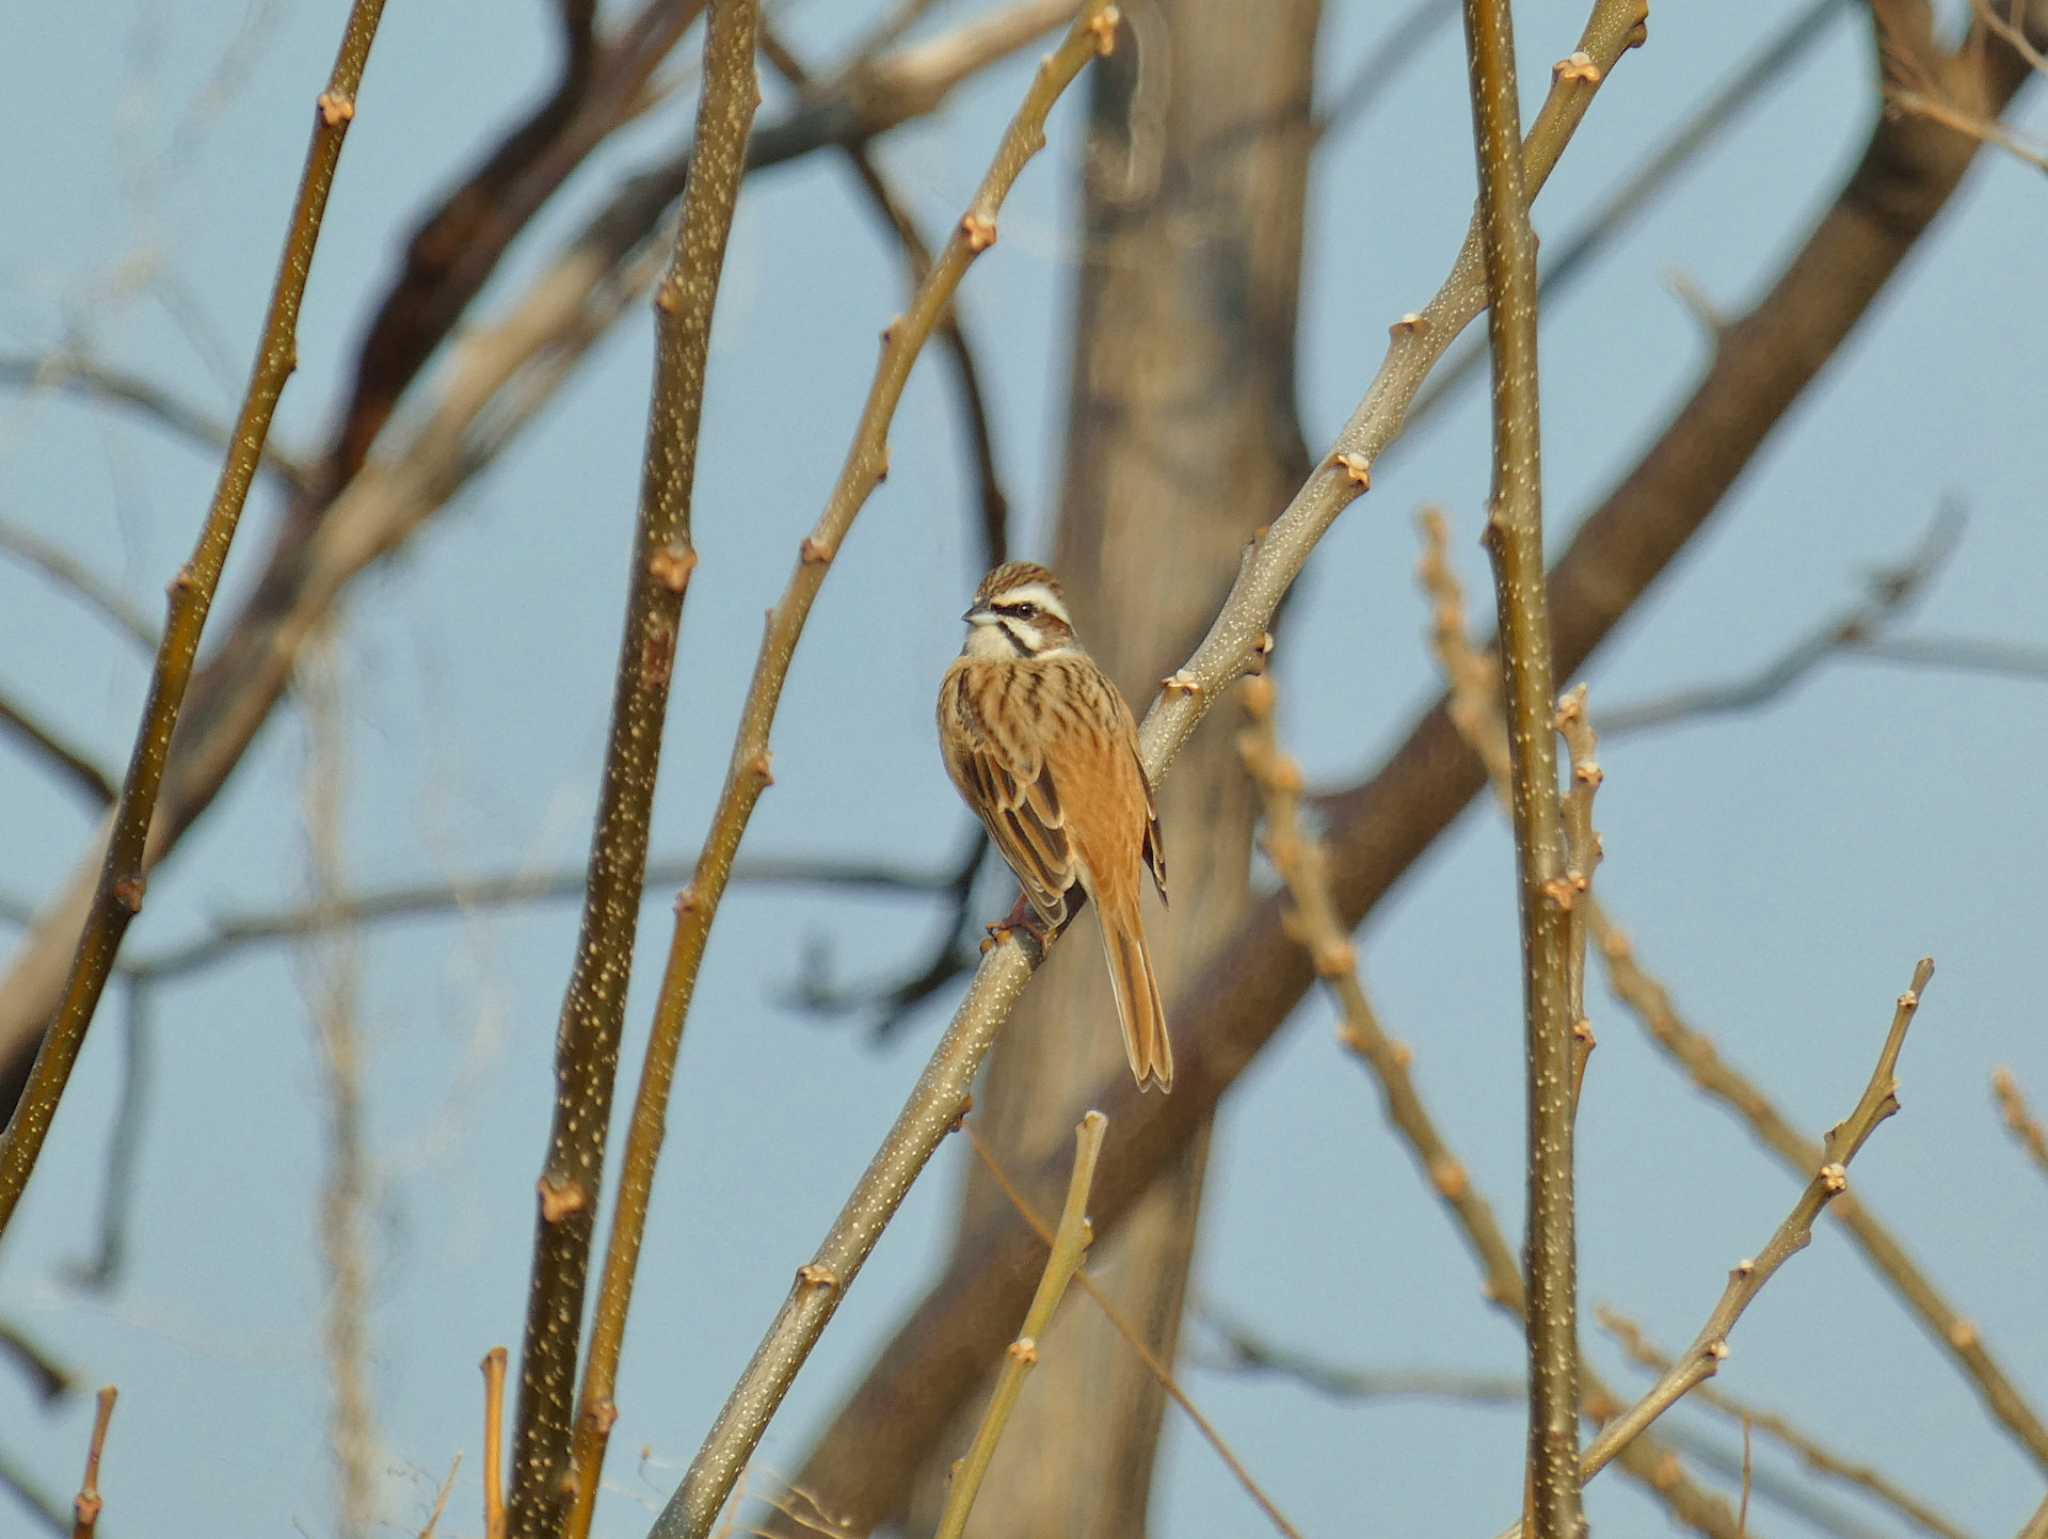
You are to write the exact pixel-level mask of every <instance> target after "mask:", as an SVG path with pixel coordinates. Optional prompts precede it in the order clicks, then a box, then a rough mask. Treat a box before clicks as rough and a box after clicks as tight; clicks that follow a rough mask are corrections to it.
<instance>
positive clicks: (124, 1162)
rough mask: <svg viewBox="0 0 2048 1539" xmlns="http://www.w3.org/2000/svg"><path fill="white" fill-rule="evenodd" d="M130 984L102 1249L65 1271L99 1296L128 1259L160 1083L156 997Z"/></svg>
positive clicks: (104, 1192) (104, 1187)
mask: <svg viewBox="0 0 2048 1539" xmlns="http://www.w3.org/2000/svg"><path fill="white" fill-rule="evenodd" d="M126 982H127V985H128V986H127V988H126V989H125V990H124V991H123V998H122V1006H123V1008H122V1011H121V1026H122V1037H123V1041H122V1043H121V1089H120V1096H119V1099H118V1100H116V1101H115V1103H114V1126H113V1131H112V1132H111V1133H110V1134H109V1135H108V1138H107V1160H106V1174H105V1176H104V1178H103V1180H102V1183H101V1193H100V1221H99V1247H98V1250H97V1251H96V1252H95V1253H94V1254H93V1255H92V1256H90V1257H83V1258H80V1259H79V1260H78V1261H75V1262H73V1263H72V1264H71V1265H69V1266H68V1267H66V1268H65V1271H66V1274H67V1275H68V1276H69V1278H70V1279H71V1281H72V1282H74V1283H76V1284H77V1285H78V1286H79V1287H81V1288H89V1289H93V1290H95V1291H105V1290H106V1289H108V1288H111V1287H112V1286H113V1285H114V1282H115V1280H116V1279H117V1278H118V1277H119V1276H120V1275H121V1267H122V1264H123V1262H124V1261H125V1260H126V1259H127V1254H128V1224H129V1215H130V1213H131V1212H132V1211H133V1209H134V1206H135V1200H136V1194H137V1192H138V1191H139V1190H140V1189H141V1186H142V1179H141V1174H140V1170H141V1160H142V1133H143V1128H144V1126H145V1125H146V1122H147V1120H148V1116H149V1099H150V1091H151V1089H152V1087H153V1084H154V1078H155V1076H154V1071H153V1070H152V1068H151V1066H150V1037H151V1033H152V1031H153V1029H154V1025H155V1021H154V1014H155V1011H154V1006H155V1003H156V996H155V995H154V993H153V992H152V991H151V990H150V988H149V986H148V985H147V984H146V983H144V982H142V981H141V980H139V979H133V978H130V979H127V980H126Z"/></svg>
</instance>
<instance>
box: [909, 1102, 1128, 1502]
mask: <svg viewBox="0 0 2048 1539" xmlns="http://www.w3.org/2000/svg"><path fill="white" fill-rule="evenodd" d="M1108 1131H1109V1119H1108V1118H1106V1117H1104V1116H1103V1115H1102V1113H1101V1112H1099V1111H1091V1112H1089V1113H1088V1114H1087V1115H1086V1116H1085V1117H1083V1118H1082V1119H1081V1123H1080V1126H1078V1127H1076V1128H1075V1129H1074V1175H1073V1179H1072V1180H1070V1181H1069V1182H1068V1183H1067V1200H1066V1205H1065V1206H1064V1207H1062V1208H1061V1209H1060V1223H1059V1228H1058V1229H1057V1230H1055V1231H1054V1233H1053V1239H1052V1253H1051V1254H1050V1255H1049V1256H1047V1257H1046V1262H1045V1271H1044V1272H1043V1273H1042V1274H1041V1275H1040V1277H1039V1279H1038V1291H1037V1293H1035V1294H1033V1295H1032V1299H1031V1307H1030V1309H1028V1310H1026V1311H1025V1314H1024V1328H1023V1330H1021V1331H1020V1332H1018V1335H1017V1339H1016V1340H1015V1341H1013V1342H1011V1343H1010V1349H1009V1351H1008V1352H1007V1353H1006V1354H1004V1357H1003V1366H1002V1370H1001V1372H1000V1373H998V1374H997V1376H996V1387H995V1391H994V1393H993V1394H991V1395H990V1396H989V1402H988V1410H987V1411H986V1412H985V1413H984V1414H983V1416H982V1419H981V1427H980V1430H978V1431H977V1432H976V1433H975V1434H974V1442H973V1444H972V1445H971V1446H970V1447H969V1448H968V1451H967V1457H966V1459H965V1460H964V1461H963V1462H962V1463H961V1464H960V1465H959V1466H958V1467H957V1468H956V1469H955V1470H954V1474H953V1483H952V1486H951V1488H950V1489H949V1490H948V1491H947V1493H946V1507H945V1511H944V1512H943V1513H942V1514H941V1515H940V1517H939V1527H938V1535H937V1539H961V1535H963V1534H964V1533H966V1531H967V1518H968V1514H970V1513H971V1512H973V1511H974V1498H975V1497H976V1495H978V1494H979V1493H980V1491H981V1481H982V1477H983V1476H984V1475H986V1474H987V1473H988V1466H989V1461H990V1460H991V1459H993V1458H994V1457H995V1454H996V1444H997V1442H998V1441H1000V1439H1001V1438H1002V1435H1003V1428H1004V1427H1005V1426H1007V1425H1008V1424H1009V1420H1010V1411H1011V1409H1012V1408H1013V1407H1014V1406H1015V1405H1016V1403H1017V1397H1018V1395H1020V1394H1021V1393H1023V1390H1024V1376H1025V1374H1027V1373H1029V1372H1030V1371H1031V1369H1032V1368H1033V1367H1034V1366H1036V1364H1037V1362H1038V1343H1039V1342H1040V1341H1041V1340H1042V1339H1044V1336H1045V1333H1046V1332H1047V1331H1048V1330H1050V1329H1051V1328H1052V1317H1053V1314H1054V1312H1055V1311H1056V1310H1058V1308H1059V1307H1060V1300H1061V1299H1062V1298H1064V1297H1065V1296H1066V1292H1067V1284H1068V1283H1069V1282H1071V1281H1072V1280H1073V1276H1074V1273H1075V1272H1077V1271H1078V1270H1080V1266H1081V1258H1082V1256H1083V1254H1084V1253H1085V1252H1086V1251H1087V1249H1088V1242H1089V1240H1090V1238H1091V1237H1092V1234H1091V1231H1090V1229H1089V1225H1088V1191H1089V1188H1090V1187H1092V1186H1093V1185H1094V1184H1095V1162H1096V1160H1097V1159H1098V1158H1099V1157H1100V1156H1101V1154H1102V1139H1103V1135H1104V1134H1106V1133H1107V1132H1108Z"/></svg>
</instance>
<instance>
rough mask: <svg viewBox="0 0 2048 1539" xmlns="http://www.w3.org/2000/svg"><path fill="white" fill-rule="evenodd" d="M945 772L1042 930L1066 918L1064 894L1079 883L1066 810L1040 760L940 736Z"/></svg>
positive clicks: (981, 740)
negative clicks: (1014, 877)
mask: <svg viewBox="0 0 2048 1539" xmlns="http://www.w3.org/2000/svg"><path fill="white" fill-rule="evenodd" d="M941 741H942V742H943V743H944V744H945V749H946V768H947V769H948V770H949V771H950V772H951V773H952V776H953V781H954V783H955V784H956V785H958V786H959V787H960V790H961V792H962V793H963V794H964V795H965V796H966V798H967V801H968V804H969V805H970V806H972V807H973V808H974V810H975V811H976V812H977V813H979V814H980V816H981V821H982V823H983V824H984V825H985V826H986V827H987V829H988V833H989V837H990V838H991V839H993V840H994V841H995V846H996V851H997V853H999V854H1000V855H1001V856H1002V857H1003V859H1004V860H1006V861H1008V862H1009V863H1010V869H1011V870H1012V871H1014V872H1016V873H1017V880H1018V881H1019V882H1021V883H1022V884H1023V887H1024V894H1025V896H1026V897H1028V898H1029V899H1030V900H1031V906H1032V907H1033V908H1034V909H1036V910H1037V911H1038V914H1039V917H1040V918H1041V919H1043V920H1045V922H1046V923H1047V924H1049V925H1060V924H1064V923H1065V922H1066V918H1067V908H1068V902H1067V893H1068V890H1069V889H1070V888H1072V887H1073V886H1074V884H1075V883H1076V882H1077V881H1078V880H1079V879H1080V872H1079V869H1078V868H1077V866H1076V864H1075V861H1074V850H1073V844H1072V841H1071V840H1069V838H1068V837H1067V817H1066V809H1065V808H1064V807H1062V806H1061V804H1060V796H1059V791H1058V789H1057V788H1056V787H1055V786H1054V785H1053V779H1052V772H1051V769H1050V768H1049V767H1048V766H1047V764H1046V763H1045V761H1044V758H1043V756H1041V755H1038V754H1035V753H1028V752H1027V751H1025V750H1023V749H1022V747H1021V745H1013V744H1005V743H1002V742H1001V741H999V740H998V739H997V738H995V737H994V736H992V735H990V734H988V733H984V732H961V733H958V734H941Z"/></svg>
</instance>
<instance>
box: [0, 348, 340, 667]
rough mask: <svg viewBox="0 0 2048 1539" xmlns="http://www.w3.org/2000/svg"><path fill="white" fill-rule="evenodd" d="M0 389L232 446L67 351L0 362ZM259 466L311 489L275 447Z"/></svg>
mask: <svg viewBox="0 0 2048 1539" xmlns="http://www.w3.org/2000/svg"><path fill="white" fill-rule="evenodd" d="M0 386H7V387H10V388H14V389H20V390H30V391H34V390H62V391H66V392H68V393H70V394H72V395H77V396H81V397H84V398H85V399H87V400H91V401H106V402H110V403H112V404H114V405H117V406H126V407H129V408H131V409H132V410H134V411H136V412H138V413H140V414H141V415H142V416H143V417H145V418H146V419H148V420H149V421H151V422H154V423H156V424H157V426H159V427H161V428H165V429H167V430H168V431H169V432H171V433H172V434H174V435H175V436H177V437H179V438H182V439H184V440H186V441H187V442H188V443H190V444H193V445H194V446H196V447H198V448H201V449H208V450H211V451H213V452H214V453H216V454H218V453H221V452H222V451H224V450H225V449H227V447H228V446H229V444H230V442H231V441H232V440H231V438H230V436H229V428H228V425H227V424H226V423H225V422H221V421H219V420H218V419H216V418H215V417H213V416H211V415H210V414H208V413H207V412H204V411H201V410H200V409H199V408H198V407H196V406H193V405H192V404H190V403H189V402H187V401H183V400H181V399H179V398H178V397H177V396H175V395H173V394H172V393H171V392H170V391H169V390H166V389H164V388H163V387H162V386H160V385H155V384H152V383H151V382H150V381H148V380H146V379H144V378H142V377H141V376H140V375H137V374H130V373H127V372H126V371H125V370H122V369H117V368H114V367H113V366H111V365H109V364H105V363H101V362H100V361H98V360H97V359H94V358H89V357H87V356H86V355H85V354H83V353H80V352H75V351H72V350H70V349H62V350H59V351H57V352H53V353H48V354H45V355H44V356H41V357H35V356H32V355H29V354H25V353H10V354H7V355H5V356H0ZM258 463H259V466H260V468H261V469H263V470H266V471H268V472H269V473H270V474H272V475H274V476H276V477H277V478H278V479H279V480H281V481H283V482H284V483H285V485H286V486H288V487H290V488H291V489H292V490H293V491H294V492H299V493H303V492H305V490H306V489H307V487H308V486H309V485H310V484H311V478H310V477H309V476H308V475H307V473H306V468H305V466H303V465H301V464H300V463H299V462H298V461H297V460H296V459H294V458H293V457H292V456H291V455H289V454H287V453H286V452H285V451H284V450H282V449H279V448H277V447H275V446H274V445H269V444H266V445H265V446H264V449H263V453H262V457H261V459H260V461H259V462H258ZM140 634H141V639H142V644H143V646H145V647H147V648H149V649H150V650H151V651H155V650H156V636H155V635H154V633H153V631H152V630H151V629H150V627H149V626H148V625H147V623H146V622H145V623H144V626H143V629H142V631H141V633H140Z"/></svg>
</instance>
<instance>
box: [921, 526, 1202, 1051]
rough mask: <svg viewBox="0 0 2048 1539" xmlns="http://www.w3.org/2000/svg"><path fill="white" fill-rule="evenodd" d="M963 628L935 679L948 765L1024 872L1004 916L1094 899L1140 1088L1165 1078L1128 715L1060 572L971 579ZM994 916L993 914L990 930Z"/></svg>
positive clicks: (1042, 920) (1152, 811)
mask: <svg viewBox="0 0 2048 1539" xmlns="http://www.w3.org/2000/svg"><path fill="white" fill-rule="evenodd" d="M961 618H962V619H963V620H965V621H966V622H967V642H966V644H965V645H964V646H962V647H961V649H960V656H959V657H958V658H957V659H956V660H955V661H954V663H953V666H952V667H950V668H948V669H947V670H946V677H945V681H944V682H943V683H942V684H940V686H939V750H940V752H941V753H943V754H944V755H945V759H946V772H947V773H948V774H949V775H951V776H952V777H953V784H954V785H956V786H958V787H959V788H960V794H961V796H962V797H964V798H965V799H966V801H967V805H968V806H969V807H971V808H973V809H974V812H975V815H976V816H977V817H979V818H980V819H981V821H982V823H983V825H984V826H986V827H987V829H988V833H989V837H990V838H991V839H993V840H994V841H995V846H996V849H997V850H998V851H1000V852H1001V854H1002V857H1003V859H1004V860H1006V861H1008V862H1009V863H1010V869H1011V870H1012V871H1014V872H1016V873H1017V880H1018V881H1019V882H1021V883H1023V886H1024V897H1025V898H1026V899H1028V900H1029V903H1030V907H1029V909H1028V910H1027V909H1026V907H1025V904H1024V902H1022V901H1020V902H1019V903H1018V905H1017V909H1016V912H1015V913H1013V914H1012V915H1011V917H1010V919H1009V921H1008V922H1007V923H1008V925H1009V926H1013V927H1014V926H1019V925H1026V926H1028V925H1030V922H1031V915H1032V914H1033V913H1035V914H1036V916H1037V920H1038V923H1037V925H1036V926H1032V927H1033V928H1035V929H1036V930H1038V932H1039V933H1040V934H1041V935H1043V934H1044V933H1046V932H1049V931H1051V930H1055V929H1057V928H1058V927H1059V926H1060V925H1062V924H1064V923H1066V920H1067V917H1068V915H1069V913H1070V912H1071V911H1072V907H1073V902H1074V896H1073V895H1074V888H1075V887H1076V886H1077V885H1078V886H1079V887H1080V888H1081V890H1082V891H1083V892H1085V893H1086V894H1087V895H1088V897H1089V899H1090V900H1091V901H1092V902H1093V903H1094V905H1095V912H1096V916H1097V918H1098V920H1099V921H1100V923H1101V926H1102V950H1103V954H1104V955H1105V956H1106V957H1107V959H1108V961H1109V981H1110V984H1111V985H1112V987H1113V988H1114V990H1115V993H1116V1013H1117V1019H1118V1020H1119V1021H1120V1022H1122V1024H1123V1029H1124V1051H1125V1053H1127V1054H1128V1055H1129V1057H1130V1060H1131V1072H1132V1073H1133V1074H1134V1075H1136V1076H1137V1079H1138V1088H1139V1089H1141V1090H1144V1089H1149V1088H1150V1087H1151V1086H1152V1085H1154V1084H1157V1085H1158V1086H1159V1088H1160V1089H1161V1090H1171V1089H1172V1088H1173V1047H1172V1044H1171V1043H1169V1042H1168V1041H1167V1038H1166V1009H1165V1006H1164V1005H1162V1004H1161V1003H1160V999H1159V980H1158V979H1157V978H1156V977H1155V976H1153V972H1152V959H1151V957H1150V956H1149V955H1148V954H1147V952H1146V949H1145V925H1144V919H1143V916H1142V915H1141V914H1140V912H1139V906H1138V899H1139V896H1140V893H1141V891H1142V889H1143V887H1144V878H1143V872H1144V871H1145V869H1146V868H1148V867H1149V868H1150V870H1151V872H1152V881H1153V884H1154V885H1155V886H1156V887H1157V888H1158V889H1159V896H1160V899H1161V901H1162V902H1163V901H1164V900H1165V898H1166V857H1165V853H1164V851H1163V849H1162V848H1161V845H1160V842H1159V811H1158V808H1157V807H1156V806H1154V804H1153V801H1152V787H1151V784H1150V782H1149V781H1147V780H1146V778H1145V768H1144V766H1143V765H1142V764H1140V763H1139V762H1138V727H1137V723H1136V722H1135V721H1134V720H1132V718H1131V708H1130V707H1129V706H1128V705H1126V704H1125V703H1124V697H1123V696H1122V695H1121V694H1119V693H1118V692H1117V687H1116V685H1115V684H1113V683H1111V682H1110V679H1109V675H1107V674H1106V673H1104V672H1103V671H1102V670H1101V669H1100V668H1099V667H1097V666H1096V665H1095V661H1094V659H1092V658H1091V657H1089V655H1088V654H1087V653H1086V652H1085V651H1083V650H1082V647H1081V642H1080V639H1079V638H1078V637H1076V636H1075V634H1074V623H1073V620H1072V618H1071V617H1070V616H1069V615H1068V614H1067V606H1066V603H1065V601H1064V599H1063V598H1062V596H1061V594H1060V585H1059V581H1058V579H1057V578H1055V577H1054V576H1053V575H1052V573H1050V572H1048V571H1047V570H1046V569H1045V568H1044V567H1042V566H1034V565H1032V564H1031V563H1029V562H1025V561H1012V562H1009V563H1008V564H1006V565H1003V566H999V567H997V568H996V569H995V570H994V571H993V572H990V573H989V574H988V576H986V577H984V578H983V579H982V580H981V586H980V587H979V588H978V589H976V590H975V594H974V603H973V605H972V606H971V607H970V608H969V609H968V611H967V613H966V614H964V615H962V616H961ZM1002 928H1004V926H996V925H992V926H990V930H991V932H992V933H993V932H996V931H998V930H1000V929H1002Z"/></svg>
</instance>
